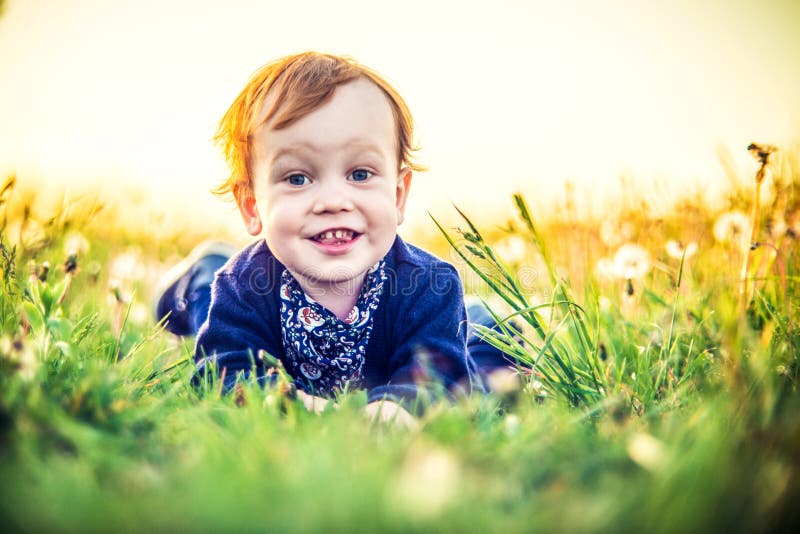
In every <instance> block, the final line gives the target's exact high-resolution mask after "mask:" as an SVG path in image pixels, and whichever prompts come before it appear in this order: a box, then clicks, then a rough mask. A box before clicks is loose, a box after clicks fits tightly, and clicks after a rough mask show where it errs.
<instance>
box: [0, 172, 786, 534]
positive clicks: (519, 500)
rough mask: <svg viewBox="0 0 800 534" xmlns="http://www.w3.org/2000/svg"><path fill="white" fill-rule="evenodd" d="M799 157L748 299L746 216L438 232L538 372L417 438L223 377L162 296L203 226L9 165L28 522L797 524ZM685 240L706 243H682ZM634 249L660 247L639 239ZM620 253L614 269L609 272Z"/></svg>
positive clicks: (114, 526)
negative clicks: (197, 364) (51, 190)
mask: <svg viewBox="0 0 800 534" xmlns="http://www.w3.org/2000/svg"><path fill="white" fill-rule="evenodd" d="M776 168H777V169H779V171H780V172H776V175H775V176H774V177H773V180H772V183H773V184H774V190H773V192H772V194H770V195H767V197H768V202H767V203H765V204H764V206H763V211H764V212H766V213H767V216H764V217H762V219H763V220H764V221H765V222H764V224H763V225H761V226H759V227H758V228H757V232H758V234H759V235H760V236H761V237H760V238H759V239H760V240H763V241H764V242H768V243H769V244H770V245H771V246H770V247H767V246H764V247H758V249H757V250H755V251H753V254H754V256H753V257H752V258H751V260H752V262H751V264H750V265H751V266H750V267H749V269H750V271H749V275H750V278H751V279H750V282H751V284H750V290H751V291H752V293H753V300H752V301H751V303H750V304H749V306H748V308H747V313H746V314H744V315H743V314H742V313H740V309H739V308H738V289H739V279H738V267H739V265H740V264H741V260H742V254H750V252H748V251H746V250H744V249H743V248H742V243H741V240H738V237H737V234H735V232H734V233H729V234H727V235H723V236H721V237H720V239H719V240H716V239H715V238H713V237H712V228H713V225H714V220H715V219H716V218H717V215H719V214H718V213H714V212H712V211H710V209H709V208H706V207H705V206H703V205H702V204H700V203H685V204H683V205H679V206H676V209H675V210H674V212H673V213H672V214H671V215H670V216H667V217H661V218H660V219H659V220H654V219H652V218H649V217H648V216H647V215H646V213H645V212H642V211H641V210H639V209H638V208H637V209H627V208H626V207H624V206H623V208H622V210H621V211H620V212H619V213H618V214H609V216H608V219H607V220H606V221H604V222H605V223H607V224H605V226H604V225H603V224H599V222H598V224H592V223H583V224H581V223H578V222H576V221H566V220H565V221H558V220H552V221H548V223H547V224H544V223H541V222H538V221H537V223H536V224H534V219H535V218H534V216H533V215H532V213H531V210H530V209H529V207H528V205H527V203H526V202H525V199H524V198H523V197H522V196H517V197H515V199H514V200H515V204H514V205H515V213H514V214H513V215H512V216H510V217H508V220H506V221H500V224H498V225H497V226H496V227H492V228H488V229H486V228H483V229H482V228H478V227H477V226H476V225H475V224H473V222H472V220H471V219H470V218H469V216H468V215H467V214H462V216H463V219H462V220H463V223H462V225H461V226H462V228H460V229H451V228H446V227H445V226H444V225H442V226H441V227H440V228H441V230H442V231H443V232H444V234H445V235H446V236H447V239H445V240H440V241H439V242H438V243H431V244H430V245H431V248H436V247H442V245H441V243H443V242H444V243H446V242H447V241H448V240H449V242H450V243H451V245H450V246H451V247H452V248H451V250H452V252H450V251H448V250H447V249H444V248H440V249H439V250H440V253H441V254H442V255H445V254H446V255H448V256H449V257H452V258H453V259H454V260H455V262H456V264H457V266H458V267H459V268H460V269H461V271H462V275H463V277H464V279H465V282H466V285H467V287H468V289H469V290H470V292H472V293H475V294H477V295H479V296H480V297H481V298H483V299H484V300H485V301H486V302H487V303H488V305H489V306H490V308H491V310H492V312H493V313H494V314H495V316H496V317H497V318H498V319H499V320H501V321H502V324H503V326H504V328H503V332H501V333H499V334H498V333H492V332H490V331H485V332H484V333H485V334H486V335H487V336H488V339H489V340H490V342H491V343H493V344H495V345H496V346H499V347H502V348H504V349H506V350H507V351H508V352H509V353H510V354H511V355H513V356H514V357H515V361H516V363H517V365H518V369H519V370H520V373H521V376H522V379H523V380H522V383H523V386H522V387H521V389H520V390H518V391H514V392H510V393H506V394H503V395H499V394H491V395H486V396H482V397H475V398H472V399H469V400H463V401H461V402H460V403H459V404H456V405H435V406H433V407H431V408H430V409H429V410H428V411H427V412H426V414H425V415H424V416H423V418H422V419H421V425H420V428H419V429H417V430H413V431H407V430H402V429H399V428H393V427H391V426H384V425H379V424H375V423H371V422H369V421H367V420H366V419H365V418H364V416H363V413H362V412H363V407H364V404H365V402H366V398H365V395H364V394H363V393H359V392H354V393H350V394H347V395H345V396H343V397H342V398H341V399H340V408H339V409H338V410H333V409H329V410H327V411H325V412H324V413H322V414H321V415H316V414H313V413H309V412H307V411H306V410H305V409H304V408H303V406H302V404H301V403H300V402H298V401H295V400H293V399H291V398H289V397H288V396H286V395H285V394H284V393H283V391H284V390H281V389H278V388H275V389H268V390H261V389H259V388H258V387H256V386H254V385H252V384H244V385H243V387H242V389H241V390H240V393H239V394H238V395H235V396H225V397H223V396H220V395H219V393H218V388H217V387H216V385H215V384H211V385H210V386H209V389H208V391H207V392H206V394H204V395H200V394H198V392H197V391H196V390H194V389H192V388H191V387H190V386H189V384H188V378H189V376H190V375H191V371H192V364H191V352H192V346H191V340H178V339H175V338H174V337H172V336H170V335H169V334H167V333H165V332H163V331H162V330H161V328H160V327H159V325H157V324H153V321H152V319H151V318H150V317H149V315H148V313H147V310H148V308H147V303H148V301H149V298H150V293H149V291H150V288H151V287H152V282H153V279H154V277H155V276H156V275H157V273H158V272H159V271H160V270H162V269H163V268H164V266H165V265H167V264H168V263H169V262H170V261H172V259H173V258H174V254H173V253H170V250H175V249H178V250H183V251H186V250H188V248H189V247H190V246H191V244H192V240H193V239H192V238H193V237H197V236H190V237H183V238H179V237H177V234H176V237H175V239H174V240H173V241H171V242H166V241H164V240H158V239H155V240H154V239H146V238H144V237H143V236H141V235H137V234H135V233H131V231H130V229H129V228H127V227H125V228H118V227H115V226H114V225H113V224H110V223H109V222H108V220H106V219H103V213H104V211H103V210H102V209H101V208H102V206H101V205H100V204H99V203H97V202H96V201H87V200H86V199H83V200H82V201H81V202H82V203H80V202H79V203H73V204H70V205H68V206H65V205H61V206H55V207H53V206H49V207H42V206H37V205H36V204H35V203H36V198H35V197H34V196H30V195H24V194H22V193H21V192H20V190H19V187H18V186H16V185H15V184H14V183H12V182H9V183H8V184H6V185H7V186H6V187H5V188H3V189H2V192H1V193H0V210H2V214H1V216H2V221H1V222H2V224H1V225H0V228H2V233H0V236H2V245H1V246H0V252H1V253H2V254H0V268H2V274H3V279H2V284H0V480H2V485H0V518H2V520H3V524H4V526H5V530H10V531H35V532H38V531H54V530H55V531H108V530H115V531H121V532H125V531H143V530H156V531H166V530H192V531H208V532H216V531H220V530H224V531H240V530H241V531H260V530H276V531H308V530H332V531H375V530H381V531H388V532H408V531H427V530H431V529H436V530H440V531H487V530H492V531H495V530H497V531H510V532H517V531H535V530H546V531H555V530H558V531H562V530H563V531H583V532H596V531H623V532H629V531H654V532H675V531H688V530H702V531H708V530H713V531H717V530H730V531H753V530H755V531H777V530H782V529H785V528H786V527H788V526H791V525H792V524H794V523H797V522H798V520H799V519H800V517H798V512H797V511H796V506H795V504H796V503H797V502H798V498H800V480H799V479H798V475H800V453H799V452H798V451H800V396H799V395H798V392H797V386H798V370H799V369H800V367H799V366H798V355H800V329H799V328H798V326H797V315H796V311H795V310H797V308H798V302H797V300H798V280H799V279H800V273H798V259H797V240H796V238H797V235H796V234H793V232H794V230H791V231H787V230H784V231H783V232H782V233H781V234H779V235H778V234H775V235H772V236H771V235H769V229H768V227H767V222H766V221H769V220H770V217H769V216H780V217H781V219H782V220H786V221H789V223H791V222H792V220H793V219H792V217H793V216H795V214H797V213H798V212H797V209H798V203H799V202H798V199H797V197H796V193H795V190H796V189H795V184H796V183H798V180H797V174H796V169H797V168H798V167H797V166H796V165H795V166H792V165H777V166H776ZM792 169H795V172H794V174H792ZM747 198H748V195H747V194H746V192H741V191H734V192H732V194H731V199H730V206H729V207H730V208H731V209H742V210H745V211H746V210H747V208H748V206H747V204H746V200H745V199H747ZM767 204H768V205H767ZM789 227H790V228H791V224H790V225H789ZM608 228H611V231H610V232H603V231H601V230H603V229H606V230H607V229H608ZM626 228H627V229H626ZM748 237H749V235H748ZM669 239H674V240H680V241H682V242H683V243H684V244H687V245H688V244H689V243H690V242H695V243H696V244H697V249H696V250H697V252H696V253H695V254H694V255H691V254H690V253H689V251H690V247H688V246H687V247H685V248H684V249H683V250H684V252H683V253H682V256H681V257H677V258H673V257H670V256H669V255H668V254H667V252H665V249H664V244H665V243H666V242H667V241H668V240H669ZM630 242H635V243H637V244H638V245H639V246H640V247H641V249H642V250H644V251H645V253H646V255H647V256H646V258H626V257H624V255H622V256H620V251H621V249H620V246H621V245H622V244H625V243H630ZM744 245H745V247H747V243H745V244H744ZM625 250H626V251H632V250H633V251H636V250H638V249H631V248H628V249H625ZM604 257H605V258H608V260H609V261H611V263H612V264H614V263H616V267H615V268H614V269H612V272H604V271H603V270H602V269H599V268H595V266H596V265H598V264H599V263H601V262H602V260H603V258H604ZM612 258H613V260H612ZM645 259H646V261H645ZM614 260H616V262H615V261H614ZM46 265H49V268H45V266H46ZM779 266H780V269H779Z"/></svg>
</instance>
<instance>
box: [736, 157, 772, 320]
mask: <svg viewBox="0 0 800 534" xmlns="http://www.w3.org/2000/svg"><path fill="white" fill-rule="evenodd" d="M752 146H753V145H751V147H752ZM760 161H761V166H760V167H759V168H758V171H756V187H755V191H754V193H753V209H752V211H751V216H750V217H751V222H752V226H751V230H750V241H749V242H748V243H747V244H746V248H745V250H744V257H743V258H742V270H741V272H740V276H739V309H740V310H741V313H742V317H744V315H745V313H746V312H747V307H748V306H749V305H750V287H749V284H748V273H749V272H750V258H751V255H752V253H753V244H754V243H756V241H757V240H758V225H759V222H760V221H759V218H760V217H759V216H760V213H761V182H763V181H764V176H766V174H767V170H766V167H767V161H768V157H766V156H765V157H762V158H761V159H760Z"/></svg>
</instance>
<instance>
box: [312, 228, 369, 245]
mask: <svg viewBox="0 0 800 534" xmlns="http://www.w3.org/2000/svg"><path fill="white" fill-rule="evenodd" d="M359 235H361V234H359V233H358V232H354V231H353V230H347V229H341V228H340V229H337V230H325V231H324V232H320V233H318V234H317V235H315V236H312V237H311V238H310V239H311V240H312V241H316V242H317V243H322V244H338V243H347V242H348V241H352V240H353V239H355V238H356V237H358V236H359Z"/></svg>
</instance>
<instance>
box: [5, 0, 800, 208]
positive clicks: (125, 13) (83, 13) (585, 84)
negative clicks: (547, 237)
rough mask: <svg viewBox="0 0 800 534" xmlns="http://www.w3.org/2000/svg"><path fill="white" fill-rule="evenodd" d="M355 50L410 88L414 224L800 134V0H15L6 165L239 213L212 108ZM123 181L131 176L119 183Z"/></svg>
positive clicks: (720, 177)
mask: <svg viewBox="0 0 800 534" xmlns="http://www.w3.org/2000/svg"><path fill="white" fill-rule="evenodd" d="M302 50H320V51H326V52H333V53H339V54H347V55H351V56H353V57H355V58H356V59H357V60H359V61H360V62H362V63H364V64H366V65H369V66H371V67H372V68H374V69H376V70H377V71H379V72H381V73H382V74H383V75H384V76H385V77H386V78H387V79H389V80H390V82H392V83H393V84H394V85H395V87H396V88H397V89H398V90H399V92H400V93H401V94H402V95H404V97H405V98H406V100H407V102H408V103H409V106H410V107H411V110H412V112H413V113H414V116H415V119H416V122H417V127H418V130H417V134H418V136H417V137H418V141H419V143H420V145H421V147H422V150H421V152H420V153H419V158H420V160H421V161H422V162H423V163H424V164H426V165H427V166H428V167H429V168H430V170H429V171H428V172H426V173H423V174H420V175H418V176H417V177H416V178H415V182H414V184H413V187H412V196H411V200H410V202H411V204H410V213H409V215H410V219H411V220H412V222H415V223H419V222H420V221H424V217H426V215H425V212H426V211H428V210H430V211H432V212H434V213H435V214H436V213H442V212H444V211H447V210H449V209H451V208H449V207H448V206H449V203H450V202H456V203H457V204H459V205H461V206H463V207H465V208H466V209H468V210H472V211H473V212H474V211H487V210H491V209H493V208H495V207H502V206H506V205H510V203H509V198H510V194H511V192H512V191H514V190H518V189H521V190H524V191H527V192H528V194H529V196H530V197H531V198H534V199H538V202H539V203H542V204H547V203H552V202H556V201H557V200H558V199H560V198H563V194H564V193H563V191H564V184H565V183H566V182H567V181H568V180H569V181H571V182H572V183H573V184H574V185H575V189H576V190H577V191H578V193H579V195H584V196H586V197H587V198H594V199H598V198H603V194H602V192H603V191H604V190H605V189H607V188H616V187H617V184H618V181H619V176H620V175H623V174H624V175H626V176H630V177H632V179H633V182H634V183H636V184H637V187H639V188H641V189H642V190H643V191H652V190H654V188H655V187H656V186H654V184H658V186H657V187H658V189H655V190H658V191H659V192H660V194H664V195H665V197H664V198H666V195H667V193H668V192H671V193H674V192H677V191H686V190H689V189H692V188H695V187H699V188H707V189H708V191H709V192H713V191H716V190H719V188H721V187H722V186H723V185H724V184H725V180H726V179H725V178H724V172H723V169H722V166H721V165H720V163H719V158H718V155H717V150H718V148H719V147H727V148H728V149H729V150H730V151H731V152H732V153H733V155H734V157H735V161H736V164H737V165H738V166H739V167H740V169H741V171H742V172H750V171H751V167H752V166H753V164H752V162H751V161H750V160H749V159H748V156H747V154H746V152H745V150H744V148H745V147H746V146H747V144H748V143H749V142H750V141H752V140H756V141H763V142H770V143H773V144H778V145H781V146H789V145H792V144H794V145H796V143H797V142H798V138H800V128H798V125H800V60H798V57H800V1H798V0H761V1H759V0H743V1H739V0H695V1H688V0H687V1H668V0H663V1H650V2H649V1H644V0H638V1H637V0H620V1H575V0H567V1H560V2H553V1H546V2H543V1H522V0H517V1H512V0H492V1H469V0H458V1H452V2H451V1H430V0H427V1H426V0H404V1H403V2H381V1H377V0H364V1H362V0H337V1H335V2H331V1H315V0H309V1H305V2H289V1H281V2H277V1H272V0H269V1H255V0H253V1H244V0H231V1H225V2H222V1H218V0H217V1H210V2H205V1H198V0H193V1H182V0H181V1H178V0H158V1H150V0H132V1H124V0H7V2H6V6H5V10H4V14H3V16H2V17H0V91H2V98H0V172H3V173H8V172H12V171H16V172H17V174H18V176H19V179H20V180H21V181H25V180H26V179H33V178H37V179H39V180H42V181H43V182H44V183H45V184H47V186H50V184H60V185H59V186H62V185H65V184H66V185H68V186H69V187H74V186H75V184H83V183H85V182H87V181H91V182H92V183H95V184H97V185H96V187H99V188H100V190H101V191H112V190H114V189H120V188H126V189H125V190H133V189H141V190H142V191H144V192H145V193H146V194H149V195H152V196H153V197H154V198H155V199H156V200H157V201H162V202H163V201H167V202H169V203H171V206H172V207H173V209H175V210H181V211H185V212H186V213H189V214H194V215H198V214H201V215H202V216H203V217H205V218H208V220H212V219H214V217H218V216H219V217H222V218H225V217H227V218H228V219H232V218H234V217H235V215H234V214H233V212H232V211H231V207H230V206H228V205H226V204H225V203H223V202H221V201H219V200H218V199H216V198H214V197H212V196H211V194H210V193H209V192H208V191H209V189H211V188H212V187H213V186H214V185H215V184H216V183H218V182H219V181H220V180H221V179H223V178H224V177H225V174H226V169H225V167H224V163H223V161H222V158H221V156H220V155H219V153H218V150H217V149H216V148H215V147H214V146H213V145H212V144H211V141H210V138H211V136H212V135H213V132H214V129H215V125H216V123H217V121H218V120H219V118H220V117H221V115H222V113H223V112H224V111H225V109H226V108H227V106H228V105H229V104H230V102H231V101H232V100H233V98H234V97H235V96H236V95H237V94H238V92H239V91H240V90H241V88H242V86H243V85H244V83H245V82H246V81H247V79H248V78H249V77H250V75H251V73H252V72H253V71H254V70H255V69H256V68H257V67H259V66H260V65H262V64H263V63H266V62H267V61H269V60H272V59H275V58H277V57H280V56H282V55H285V54H288V53H294V52H298V51H302ZM127 188H131V189H127Z"/></svg>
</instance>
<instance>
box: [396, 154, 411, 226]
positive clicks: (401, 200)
mask: <svg viewBox="0 0 800 534" xmlns="http://www.w3.org/2000/svg"><path fill="white" fill-rule="evenodd" d="M411 176H412V173H411V169H409V168H408V167H403V168H402V169H400V173H399V174H398V175H397V196H396V198H395V205H396V206H397V224H402V223H403V218H404V217H405V214H406V200H407V199H408V191H409V189H411Z"/></svg>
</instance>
